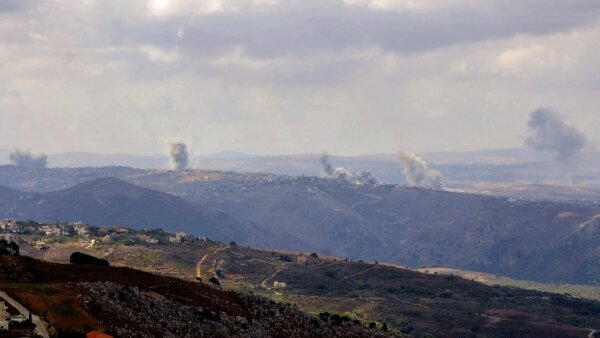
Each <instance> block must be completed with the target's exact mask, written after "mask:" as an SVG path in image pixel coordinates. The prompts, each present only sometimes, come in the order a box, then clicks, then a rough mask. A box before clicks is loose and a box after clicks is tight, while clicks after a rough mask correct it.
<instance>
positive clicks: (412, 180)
mask: <svg viewBox="0 0 600 338" xmlns="http://www.w3.org/2000/svg"><path fill="white" fill-rule="evenodd" d="M396 159H397V160H398V162H400V165H401V166H402V168H403V170H404V176H405V177H406V182H407V183H408V185H411V186H415V187H420V188H427V189H436V190H443V189H444V183H443V177H442V173H441V172H439V171H437V170H432V169H429V167H427V163H425V161H424V160H423V159H422V158H420V157H419V156H417V155H415V154H413V153H405V152H399V153H398V155H396Z"/></svg>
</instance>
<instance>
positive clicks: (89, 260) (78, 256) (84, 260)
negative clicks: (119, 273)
mask: <svg viewBox="0 0 600 338" xmlns="http://www.w3.org/2000/svg"><path fill="white" fill-rule="evenodd" d="M69 262H71V264H79V265H97V266H110V263H108V261H107V260H105V259H101V258H97V257H94V256H90V255H87V254H84V253H81V252H73V253H72V254H71V257H70V258H69Z"/></svg>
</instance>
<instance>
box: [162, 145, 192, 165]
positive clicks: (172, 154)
mask: <svg viewBox="0 0 600 338" xmlns="http://www.w3.org/2000/svg"><path fill="white" fill-rule="evenodd" d="M167 145H168V146H169V158H170V160H171V164H172V165H173V168H175V169H177V170H182V169H185V168H187V166H188V164H189V155H188V151H187V145H186V144H185V143H183V142H180V141H178V142H170V141H169V142H167Z"/></svg>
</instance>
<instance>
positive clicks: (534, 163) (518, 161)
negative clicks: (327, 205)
mask: <svg viewBox="0 0 600 338" xmlns="http://www.w3.org/2000/svg"><path fill="white" fill-rule="evenodd" d="M8 154H9V152H8V151H0V163H10V161H9V159H8ZM320 156H321V154H297V155H280V156H257V155H250V154H244V153H240V152H218V153H214V154H210V155H202V156H199V155H190V157H189V161H190V166H191V167H194V168H202V170H217V171H223V170H224V171H234V172H239V173H247V172H254V173H267V174H269V173H271V174H279V175H293V176H322V175H323V166H322V164H321V162H320ZM420 156H421V157H422V158H423V159H424V160H425V161H427V162H428V164H429V167H430V168H431V169H434V170H438V171H440V173H441V174H442V176H443V180H444V182H445V184H446V186H448V187H450V188H453V189H462V190H466V191H474V192H483V193H485V192H486V191H490V192H491V193H492V194H504V195H507V196H511V197H517V198H531V199H538V200H543V199H554V198H555V196H558V195H560V196H561V197H560V199H561V200H583V199H590V197H591V198H593V199H595V200H600V197H594V196H595V195H598V194H600V170H598V169H597V168H598V165H599V164H600V153H598V152H589V153H586V156H585V158H584V159H581V160H578V161H577V163H576V165H575V164H574V165H573V168H572V172H568V173H567V172H564V169H561V168H560V166H558V165H557V164H556V163H555V162H554V160H553V159H552V157H551V156H550V155H549V154H545V153H542V152H539V151H534V150H532V149H529V148H513V149H498V150H487V151H472V152H435V153H424V154H421V155H420ZM2 158H4V160H2ZM330 161H331V164H332V166H333V167H334V168H335V167H342V168H344V169H345V170H348V171H349V172H355V173H361V172H368V173H371V174H372V176H373V177H375V178H376V179H378V180H379V181H380V182H383V183H389V184H405V183H406V178H405V176H404V173H403V170H402V168H401V167H400V165H399V164H398V163H397V161H396V160H395V156H394V154H374V155H363V156H335V155H331V156H330ZM48 163H49V166H50V167H51V168H55V169H58V168H80V167H103V166H123V167H131V168H138V169H144V170H146V169H154V170H160V169H165V168H169V166H170V164H169V161H168V158H167V156H165V155H151V156H143V155H128V154H94V153H62V154H50V155H48ZM5 170H6V169H5ZM0 183H3V184H4V185H10V186H13V185H14V184H16V183H15V182H10V181H5V182H0ZM533 185H546V186H569V187H577V189H579V190H581V191H582V193H581V194H578V193H576V192H575V191H574V190H572V189H571V192H570V193H568V194H558V195H557V194H553V193H545V192H544V191H543V190H541V189H538V188H536V187H533ZM66 187H67V186H63V187H61V188H66ZM507 187H517V188H518V189H520V191H521V192H523V193H522V194H521V193H520V192H519V191H517V190H516V189H507ZM22 188H23V189H25V190H29V188H28V187H27V186H26V185H24V186H23V187H22ZM38 188H39V189H44V187H38ZM56 188H59V187H52V188H51V189H46V190H45V191H50V190H55V189H56ZM31 189H35V188H34V187H32V188H31ZM554 190H557V189H554ZM38 191H44V190H38Z"/></svg>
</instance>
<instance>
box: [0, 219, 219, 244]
mask: <svg viewBox="0 0 600 338" xmlns="http://www.w3.org/2000/svg"><path fill="white" fill-rule="evenodd" d="M0 239H4V240H6V241H7V242H15V243H17V244H22V243H27V244H29V245H30V246H32V247H34V248H36V249H39V250H45V249H47V248H48V245H50V244H53V243H64V242H76V243H77V244H78V245H80V246H81V247H84V248H92V247H95V246H101V245H102V244H108V243H110V244H120V245H133V244H138V243H146V244H177V243H184V242H188V243H190V242H191V243H194V242H199V241H201V242H211V241H210V240H209V239H208V238H206V237H198V236H192V235H190V234H188V233H186V232H178V233H175V234H171V233H168V232H165V231H163V230H161V229H147V230H133V229H130V228H126V227H123V226H119V225H113V226H102V227H98V226H90V225H88V224H85V223H83V222H53V223H41V222H35V221H15V220H2V221H0Z"/></svg>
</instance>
